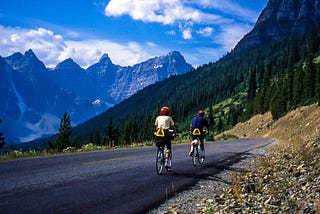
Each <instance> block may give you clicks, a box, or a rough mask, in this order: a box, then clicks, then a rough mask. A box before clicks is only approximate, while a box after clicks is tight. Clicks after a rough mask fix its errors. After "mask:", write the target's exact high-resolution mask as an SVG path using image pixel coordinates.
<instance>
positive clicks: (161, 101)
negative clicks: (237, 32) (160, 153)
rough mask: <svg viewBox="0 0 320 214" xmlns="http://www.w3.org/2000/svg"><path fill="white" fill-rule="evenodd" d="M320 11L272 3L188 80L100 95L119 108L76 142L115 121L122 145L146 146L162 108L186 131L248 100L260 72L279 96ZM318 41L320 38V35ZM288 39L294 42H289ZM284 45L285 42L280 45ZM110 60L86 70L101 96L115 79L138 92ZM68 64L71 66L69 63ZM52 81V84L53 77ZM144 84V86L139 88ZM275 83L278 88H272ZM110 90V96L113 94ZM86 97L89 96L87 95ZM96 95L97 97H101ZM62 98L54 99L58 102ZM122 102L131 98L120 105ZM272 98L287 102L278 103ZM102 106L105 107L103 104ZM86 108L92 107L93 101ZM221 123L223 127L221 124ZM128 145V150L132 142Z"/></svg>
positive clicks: (315, 1) (312, 5) (309, 1)
mask: <svg viewBox="0 0 320 214" xmlns="http://www.w3.org/2000/svg"><path fill="white" fill-rule="evenodd" d="M319 7H320V0H269V2H268V4H267V6H266V8H265V9H264V10H263V11H262V13H261V15H260V16H259V18H258V20H257V23H256V25H255V27H254V28H253V29H252V31H251V32H249V33H248V34H247V35H245V36H244V37H243V38H242V39H241V40H240V41H239V43H238V44H237V45H236V47H235V48H234V50H233V51H231V52H230V53H229V54H227V55H226V56H224V57H222V58H221V59H219V60H218V61H217V62H214V63H212V62H208V64H207V65H203V66H200V67H198V68H197V69H196V70H194V71H192V72H187V73H186V74H184V75H176V76H171V77H170V78H167V79H165V80H162V81H158V82H157V83H155V84H151V85H149V86H147V87H145V88H143V89H142V90H139V91H137V90H135V93H130V92H128V91H120V90H118V91H117V90H113V91H109V92H110V93H108V97H107V98H104V97H103V94H102V95H101V97H103V98H104V99H105V100H103V99H102V98H101V97H99V99H98V98H97V97H93V98H94V99H93V101H94V103H95V104H101V103H102V104H103V105H112V104H113V103H114V104H115V103H117V104H116V105H113V106H112V107H110V108H108V110H107V111H104V112H102V113H101V114H99V115H97V116H95V117H93V118H91V119H89V120H87V121H86V122H84V123H82V124H80V125H78V126H75V127H74V129H73V130H74V132H73V134H74V136H76V137H77V138H78V139H79V143H80V144H83V143H87V142H88V141H89V139H90V136H93V135H96V136H97V138H101V137H103V133H104V131H105V127H106V125H108V121H112V123H113V124H112V125H113V127H114V128H115V129H116V130H117V131H120V135H121V138H122V139H130V141H131V142H135V141H136V140H137V136H139V137H142V138H143V139H144V140H145V139H146V138H145V136H150V133H151V132H150V130H146V127H151V126H152V119H150V118H153V116H154V115H155V114H157V112H158V108H159V107H160V106H162V105H168V106H169V107H170V108H171V110H172V112H171V113H172V116H173V118H174V120H175V121H176V122H177V124H178V125H179V129H180V130H184V131H186V130H187V129H188V127H189V126H188V125H189V122H188V121H189V120H190V119H191V117H192V116H193V115H194V112H197V110H198V109H199V108H206V107H209V106H212V105H214V104H216V103H219V102H221V101H223V100H225V99H228V98H230V97H232V96H235V95H237V93H239V92H241V93H244V94H245V93H246V92H247V90H248V87H249V86H248V80H249V79H250V75H251V74H252V73H254V72H252V71H255V70H257V71H256V73H255V75H256V76H255V80H256V81H262V79H264V78H267V77H268V78H269V79H268V81H265V82H267V83H269V86H270V87H272V88H271V89H270V90H275V88H276V87H278V85H279V84H280V83H277V80H279V79H280V78H279V77H278V76H277V75H278V74H279V73H280V74H281V72H282V73H283V72H284V70H285V69H286V66H287V65H288V62H289V61H290V60H291V59H290V60H289V59H288V56H289V55H294V57H293V59H294V61H292V62H291V63H293V65H294V63H296V64H299V63H301V62H303V60H306V59H305V56H306V55H307V54H306V50H307V48H308V46H310V44H311V43H308V41H307V40H306V38H305V37H303V36H304V35H307V34H308V33H309V32H311V31H313V30H317V28H318V29H319V26H320V14H319V11H320V8H319ZM318 32H319V31H318ZM299 35H301V36H299ZM316 35H319V33H317V34H316ZM315 37H316V38H315V39H316V40H315V41H313V43H312V44H313V45H315V46H316V48H314V51H315V53H312V54H314V55H315V56H317V55H316V51H320V50H319V45H318V46H317V45H316V44H318V43H319V41H318V37H319V36H315ZM288 38H291V40H290V39H288ZM281 41H283V42H282V43H281ZM273 45H274V46H273ZM293 50H294V51H293ZM173 53H176V52H173ZM169 55H170V54H169ZM9 58H10V57H8V58H5V59H4V58H3V59H1V60H0V66H2V65H3V64H4V65H5V66H6V67H7V68H8V69H9V70H10V69H11V70H13V67H11V66H8V60H9ZM109 60H110V59H109V57H108V56H107V55H104V56H103V57H102V58H101V59H100V61H99V63H97V64H95V65H93V66H91V67H89V68H88V69H86V70H85V71H86V73H87V74H88V75H92V73H94V72H89V71H90V70H91V69H94V70H96V71H97V74H98V75H93V76H94V77H95V78H91V80H92V81H93V83H94V84H95V85H98V86H99V87H100V88H99V90H100V91H105V90H106V88H104V87H105V85H111V86H112V85H114V84H115V83H113V84H111V83H110V82H109V80H110V79H112V78H113V77H115V79H113V80H114V81H120V82H117V83H116V84H117V85H119V86H121V87H123V88H127V89H128V88H129V89H132V88H134V87H137V85H134V84H133V85H130V84H129V83H127V84H126V83H125V82H126V80H130V78H133V79H136V80H138V78H136V77H135V76H134V74H135V73H130V77H129V76H127V77H128V78H124V80H122V79H121V77H120V76H117V72H118V74H119V73H120V71H121V72H124V73H125V71H126V69H127V68H121V69H119V68H118V66H116V65H113V64H112V63H109ZM65 63H66V64H73V63H72V60H70V59H69V60H67V62H65ZM11 64H12V63H11ZM11 64H9V65H11ZM151 64H152V63H151ZM144 65H145V66H146V65H149V63H148V61H147V62H145V63H144ZM293 65H291V66H293ZM104 66H105V67H108V68H109V67H110V70H113V72H110V73H108V74H106V73H104V72H103V67H104ZM57 67H59V66H57ZM62 67H64V66H62ZM133 67H135V68H137V69H138V68H141V67H143V66H142V64H139V65H137V66H133ZM151 67H152V68H153V69H155V68H160V67H161V66H158V64H154V65H153V66H151ZM298 71H299V70H298ZM137 73H138V71H137ZM292 73H293V72H292ZM0 75H1V74H0ZM6 75H7V74H6ZM107 75H111V76H110V77H108V78H100V77H105V76H107ZM268 75H269V76H268ZM7 76H8V75H7ZM53 76H54V74H53ZM148 76H149V75H146V76H145V77H148ZM151 76H152V75H151ZM165 76H166V77H168V76H170V75H168V74H167V75H166V74H165ZM59 78H62V79H63V78H64V77H63V76H61V77H59ZM7 79H8V81H7V82H8V84H9V83H10V82H11V81H10V78H7ZM52 79H54V78H53V77H52ZM58 82H59V81H58ZM142 82H143V81H141V82H140V83H142ZM271 83H273V84H274V85H271ZM48 86H49V85H48ZM0 87H2V86H0ZM258 87H259V85H258ZM61 89H63V90H62V92H64V93H66V92H68V93H66V94H67V95H69V96H70V91H68V90H69V89H68V88H67V87H64V88H61ZM111 89H113V87H111ZM99 90H98V91H99ZM107 90H110V88H108V89H107ZM258 90H259V88H256V90H255V91H258ZM279 90H281V88H279ZM273 92H274V94H273V95H277V93H275V92H276V91H273ZM7 93H8V94H9V93H11V96H12V95H14V96H13V98H12V99H11V100H9V101H10V102H16V103H18V104H19V105H18V108H16V111H17V112H22V111H23V109H26V108H25V106H24V102H23V99H21V97H22V96H21V95H20V96H18V95H16V93H15V90H14V89H12V90H8V92H7ZM79 93H80V92H79ZM83 93H88V92H86V91H85V90H84V91H83ZM269 93H271V92H269ZM96 94H99V93H98V92H97V93H96ZM130 95H132V96H130ZM61 96H62V95H60V96H56V97H54V98H55V99H59V98H60V97H61ZM88 96H89V95H88ZM99 96H100V94H99ZM121 96H123V97H128V98H127V99H124V100H123V101H121V98H120V97H121ZM129 96H130V97H129ZM66 98H67V97H65V99H66ZM274 98H277V100H283V99H279V98H278V97H274ZM270 99H271V98H270ZM66 100H67V99H66ZM102 100H103V102H101V101H102ZM106 100H107V101H106ZM9 101H8V102H9ZM81 101H82V100H81V99H80V97H79V99H78V102H77V103H78V105H80V104H81V105H86V102H83V101H82V102H81ZM112 102H113V103H112ZM88 103H89V104H92V101H91V102H88ZM245 104H246V103H245ZM247 104H248V103H247ZM65 106H66V105H65ZM97 106H98V105H97ZM240 107H241V106H240ZM247 107H248V105H247V106H246V105H245V106H242V107H241V108H239V109H237V110H238V111H240V113H239V112H234V113H237V114H241V113H243V112H245V111H248V109H246V108H247ZM97 108H98V107H97ZM268 108H270V106H268ZM1 109H2V108H1ZM19 109H21V110H19ZM216 114H217V115H218V117H219V118H217V119H221V118H223V117H228V116H226V115H224V113H221V112H217V113H216ZM0 116H1V115H0ZM19 116H20V117H21V114H17V116H16V117H17V118H19ZM249 116H250V115H249ZM72 118H75V115H72ZM111 119H112V120H111ZM72 120H74V119H72ZM217 122H218V124H219V123H220V122H221V120H218V121H217ZM3 125H4V123H3ZM222 125H223V124H222ZM128 130H129V131H130V130H131V131H132V130H136V131H137V132H134V133H133V134H132V133H131V134H132V135H134V136H135V137H134V138H132V136H127V133H126V131H128ZM129 134H130V133H129ZM39 143H41V142H39ZM39 143H37V145H39ZM44 143H46V142H44ZM99 143H100V142H99ZM124 143H126V144H127V143H128V142H124ZM42 144H43V143H42Z"/></svg>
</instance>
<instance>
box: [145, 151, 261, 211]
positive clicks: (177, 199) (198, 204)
mask: <svg viewBox="0 0 320 214" xmlns="http://www.w3.org/2000/svg"><path fill="white" fill-rule="evenodd" d="M265 154H266V148H259V149H255V150H252V151H251V152H250V155H244V156H242V160H241V161H240V162H237V163H235V164H233V165H232V166H230V167H228V169H226V170H223V171H221V172H219V173H217V174H214V175H211V176H209V177H207V178H206V179H202V180H200V181H199V182H198V183H197V184H196V185H194V186H193V187H191V188H190V189H188V190H185V191H183V192H181V193H177V194H176V195H175V196H173V197H172V198H170V199H167V200H166V201H165V202H164V203H162V204H161V205H160V206H159V207H157V208H155V209H153V210H151V211H149V212H148V214H169V213H176V214H178V213H186V214H187V213H203V212H205V211H206V210H207V209H208V207H210V206H212V205H213V203H219V198H220V195H221V194H222V192H223V191H225V190H227V189H230V187H231V185H232V180H233V179H234V178H235V177H237V176H238V175H240V174H243V173H245V172H248V171H250V169H252V168H253V167H255V166H256V164H258V163H259V158H260V157H262V156H265ZM216 206H217V204H216Z"/></svg>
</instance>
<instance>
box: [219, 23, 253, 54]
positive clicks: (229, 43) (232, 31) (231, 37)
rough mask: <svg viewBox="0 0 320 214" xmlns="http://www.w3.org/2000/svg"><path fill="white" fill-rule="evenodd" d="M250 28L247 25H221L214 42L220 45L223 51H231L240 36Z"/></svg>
mask: <svg viewBox="0 0 320 214" xmlns="http://www.w3.org/2000/svg"><path fill="white" fill-rule="evenodd" d="M250 30H251V27H250V26H248V25H237V24H235V25H227V26H223V27H222V29H221V33H219V34H218V35H217V37H216V38H215V42H216V43H217V44H220V45H221V46H222V49H223V51H224V52H228V51H231V49H233V48H234V47H235V46H236V44H237V43H238V42H239V41H240V40H241V39H242V37H243V36H244V35H245V34H246V33H248V32H249V31H250Z"/></svg>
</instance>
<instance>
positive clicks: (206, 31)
mask: <svg viewBox="0 0 320 214" xmlns="http://www.w3.org/2000/svg"><path fill="white" fill-rule="evenodd" d="M212 33H213V28H212V27H205V28H201V29H199V30H198V31H197V34H199V35H202V36H205V37H209V36H211V35H212Z"/></svg>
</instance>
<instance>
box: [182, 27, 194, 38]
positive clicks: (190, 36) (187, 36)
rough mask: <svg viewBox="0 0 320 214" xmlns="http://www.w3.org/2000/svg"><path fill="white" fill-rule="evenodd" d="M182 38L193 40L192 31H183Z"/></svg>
mask: <svg viewBox="0 0 320 214" xmlns="http://www.w3.org/2000/svg"><path fill="white" fill-rule="evenodd" d="M182 37H183V38H184V39H187V40H188V39H192V34H191V29H185V30H183V31H182Z"/></svg>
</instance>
